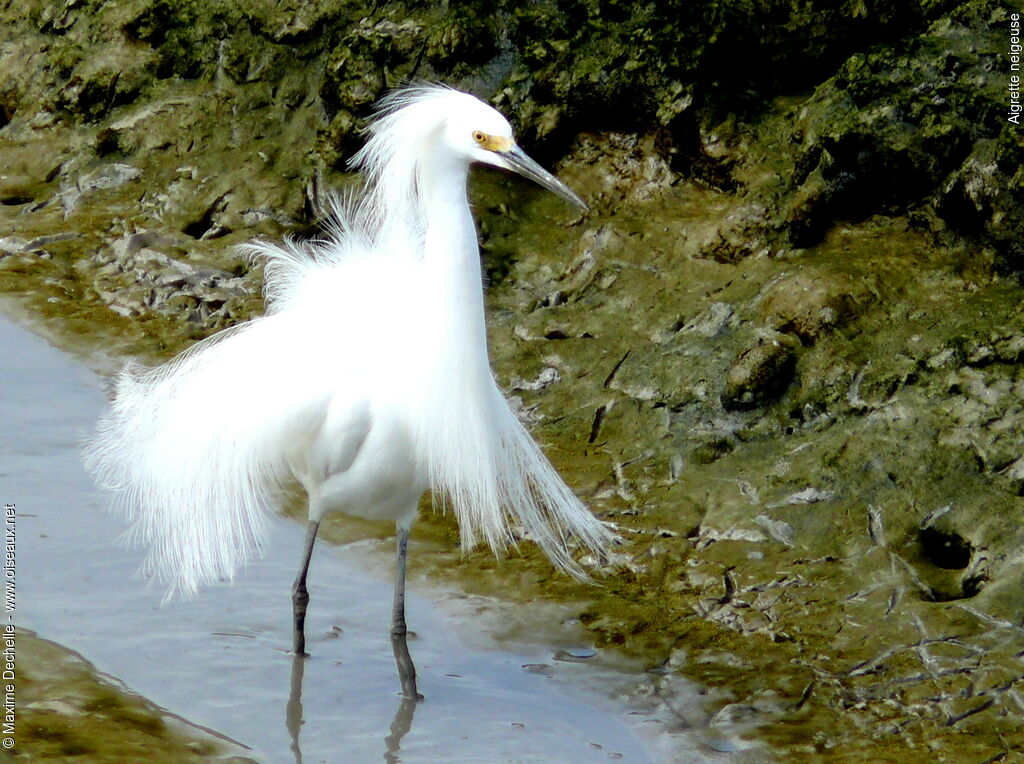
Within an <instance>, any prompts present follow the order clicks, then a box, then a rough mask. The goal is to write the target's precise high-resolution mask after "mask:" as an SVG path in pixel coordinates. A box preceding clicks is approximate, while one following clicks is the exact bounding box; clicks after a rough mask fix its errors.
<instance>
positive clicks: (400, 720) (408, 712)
mask: <svg viewBox="0 0 1024 764" xmlns="http://www.w3.org/2000/svg"><path fill="white" fill-rule="evenodd" d="M306 658H307V656H304V655H293V656H292V678H291V690H290V692H289V693H288V705H287V706H285V712H284V726H285V728H286V729H287V730H288V736H289V737H290V738H291V748H292V756H294V757H295V764H302V746H301V744H300V743H299V732H300V730H301V729H302V725H303V722H304V721H305V720H304V719H303V718H302V680H303V677H304V676H305V673H306ZM415 715H416V700H413V699H412V698H405V697H403V698H402V700H401V702H400V703H399V704H398V710H397V711H395V718H394V719H393V720H392V721H391V734H390V735H388V736H387V737H386V738H384V745H385V746H386V747H387V750H386V751H385V752H384V761H386V762H388V764H396V763H397V762H400V761H401V758H399V756H398V752H399V751H400V750H402V738H403V737H405V735H406V734H407V733H408V732H409V730H411V729H412V719H413V717H414V716H415Z"/></svg>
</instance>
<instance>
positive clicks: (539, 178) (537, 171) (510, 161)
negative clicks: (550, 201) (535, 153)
mask: <svg viewBox="0 0 1024 764" xmlns="http://www.w3.org/2000/svg"><path fill="white" fill-rule="evenodd" d="M496 153H497V154H498V156H500V157H501V158H502V159H504V160H505V163H506V165H507V166H508V169H510V170H512V171H513V172H517V173H519V174H520V175H522V176H523V177H524V178H529V179H530V180H532V181H534V182H535V183H537V184H538V185H540V186H541V187H543V188H546V189H547V190H548V191H550V192H551V193H553V194H555V195H557V196H560V197H562V198H563V199H565V201H567V202H569V203H570V204H575V205H576V206H577V207H580V208H581V209H583V210H589V209H590V207H588V206H587V203H586V202H585V201H583V200H582V199H581V198H580V196H579V194H577V193H576V192H575V191H573V190H572V189H571V188H569V187H568V186H567V185H565V184H564V183H563V182H562V181H560V180H559V179H558V178H556V177H555V176H554V175H552V174H551V173H550V172H548V171H547V170H545V169H544V168H543V167H541V166H540V165H539V164H537V163H536V162H534V161H533V160H532V159H530V157H528V156H527V155H526V152H524V151H523V150H522V149H521V148H519V147H518V146H516V145H515V144H513V145H512V147H511V148H510V149H508V150H506V151H501V152H496Z"/></svg>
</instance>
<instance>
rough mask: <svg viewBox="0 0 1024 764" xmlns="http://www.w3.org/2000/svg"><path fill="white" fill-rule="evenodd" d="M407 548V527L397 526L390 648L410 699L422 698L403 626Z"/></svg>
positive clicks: (403, 686)
mask: <svg viewBox="0 0 1024 764" xmlns="http://www.w3.org/2000/svg"><path fill="white" fill-rule="evenodd" d="M408 550H409V529H408V528H402V527H399V528H398V569H397V570H396V571H395V601H394V607H393V609H392V611H391V649H392V650H394V653H395V665H396V666H398V678H399V680H401V682H402V694H403V695H404V696H405V697H406V698H409V699H410V700H423V696H422V695H420V694H419V693H418V692H416V666H414V665H413V662H412V656H411V655H409V645H408V643H407V642H406V634H407V633H408V629H406V627H405V560H406V557H407V555H408Z"/></svg>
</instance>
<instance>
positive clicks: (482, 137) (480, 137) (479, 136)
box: [473, 130, 487, 144]
mask: <svg viewBox="0 0 1024 764" xmlns="http://www.w3.org/2000/svg"><path fill="white" fill-rule="evenodd" d="M473 140H474V141H476V142H477V143H480V144H482V143H484V142H485V141H486V140H487V135H486V134H484V133H482V132H481V131H479V130H474V131H473Z"/></svg>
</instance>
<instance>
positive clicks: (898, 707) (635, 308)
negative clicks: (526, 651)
mask: <svg viewBox="0 0 1024 764" xmlns="http://www.w3.org/2000/svg"><path fill="white" fill-rule="evenodd" d="M342 5H343V4H340V3H339V4H335V5H332V4H321V5H320V6H319V10H316V11H308V10H287V9H284V10H282V9H280V8H276V7H275V8H274V9H270V8H269V7H264V5H263V4H258V3H253V4H251V6H247V7H246V9H245V10H244V11H241V10H238V9H237V8H236V7H235V6H228V5H227V4H223V5H220V4H212V5H209V6H206V7H204V8H199V7H198V6H193V5H192V4H190V3H186V2H180V3H170V2H138V3H130V4H123V5H122V4H117V5H116V6H115V5H114V4H104V3H99V2H94V3H88V2H86V3H80V4H71V5H69V6H67V8H66V9H64V10H62V11H60V12H55V11H54V10H52V8H51V6H50V5H49V4H44V3H36V4H32V3H27V4H21V5H19V6H18V8H17V10H15V8H14V6H13V5H8V6H6V7H5V8H4V9H3V11H2V12H3V14H4V20H5V21H6V22H8V23H7V26H6V31H5V32H4V33H3V34H4V35H5V37H4V38H3V40H4V42H3V44H2V47H0V62H2V66H3V67H4V69H5V71H9V72H13V73H14V75H13V76H12V77H11V78H10V80H9V82H8V84H7V85H5V86H4V87H5V88H6V90H5V91H4V94H3V104H4V106H3V109H4V112H3V113H4V119H3V120H2V123H3V126H2V127H0V156H2V157H3V166H4V167H5V168H7V169H5V170H4V171H3V173H4V174H3V178H2V179H0V184H2V189H0V190H2V201H3V205H2V206H0V225H2V229H0V252H2V254H3V257H2V258H0V287H2V288H3V290H4V291H5V292H6V293H8V294H13V295H17V296H19V297H20V298H21V299H22V301H23V304H24V305H25V307H26V309H29V310H32V311H34V312H35V313H37V314H40V315H43V316H47V317H49V318H51V319H52V321H53V323H54V325H55V326H59V327H61V330H63V331H69V332H77V333H85V334H87V335H89V336H93V337H95V338H96V341H97V342H98V343H104V344H105V345H109V346H111V347H113V348H115V349H117V350H118V351H120V352H124V353H133V354H139V355H142V356H144V357H147V358H150V359H155V358H159V357H166V356H167V355H169V354H170V353H172V352H174V351H176V350H178V349H180V348H182V347H184V346H185V345H187V344H188V343H189V342H190V341H192V340H194V339H196V338H198V337H201V336H205V335H206V334H208V333H209V332H211V331H213V330H215V329H217V328H219V327H222V326H225V325H228V324H230V323H233V322H236V321H238V320H243V319H244V318H246V317H248V316H250V315H252V314H253V313H255V312H258V311H259V309H260V307H261V301H260V299H259V296H258V295H259V289H260V273H259V269H258V268H255V269H254V268H252V267H250V265H249V264H248V263H246V262H245V261H244V260H242V259H241V258H239V257H238V256H237V255H236V254H235V253H234V251H233V250H232V246H233V245H234V244H236V243H238V242H241V241H245V240H248V239H250V238H252V237H253V236H257V235H266V236H281V235H284V234H287V233H291V234H297V235H305V234H308V233H309V232H310V231H311V230H312V224H313V218H314V211H315V209H316V208H317V206H318V204H319V202H320V199H321V197H322V194H323V192H324V189H325V188H327V187H331V186H335V185H338V184H343V183H346V182H348V180H347V179H345V178H343V177H342V176H341V174H340V169H341V168H342V167H343V162H344V158H345V157H346V156H348V155H349V154H350V153H351V151H352V150H353V149H354V148H356V147H357V146H358V145H359V141H358V135H357V129H358V127H359V125H360V124H361V120H362V119H363V118H364V117H365V115H366V111H367V108H368V105H369V104H370V103H371V102H372V101H373V100H374V98H376V97H377V95H379V93H380V92H381V91H382V89H383V88H384V86H385V85H386V84H393V83H394V82H396V81H397V79H398V78H399V77H402V76H408V75H412V74H419V75H425V76H438V77H444V78H446V79H448V80H449V81H452V82H453V83H455V84H461V85H463V86H467V87H471V88H475V89H476V90H477V91H478V92H480V93H481V94H483V95H485V96H492V97H493V98H494V100H495V102H496V103H498V104H499V105H500V106H501V107H502V108H503V109H505V110H506V111H508V112H509V113H510V114H511V115H513V116H514V117H515V118H516V120H517V122H518V124H517V127H518V128H519V130H520V132H521V133H522V134H523V135H524V139H523V140H524V143H525V144H526V146H527V148H528V149H531V150H532V149H533V148H534V146H536V147H537V148H538V151H539V153H540V154H541V156H544V158H545V159H546V160H548V161H549V163H554V162H555V161H556V160H560V171H561V174H562V175H563V177H565V179H566V180H567V181H568V182H569V183H570V184H571V185H573V186H574V187H576V188H577V189H578V190H579V191H580V192H581V193H582V194H583V195H584V196H585V197H586V198H587V199H588V200H590V201H591V202H592V207H593V210H592V212H591V213H589V214H588V215H586V216H582V217H581V216H577V215H576V214H575V213H573V212H571V211H570V210H568V209H566V208H565V207H564V205H562V204H561V203H560V202H559V201H558V200H555V199H549V198H547V197H545V196H543V195H542V194H540V193H539V192H538V191H536V190H534V189H531V188H529V187H527V186H525V185H524V184H521V183H520V182H519V181H517V180H513V179H509V178H506V177H504V176H500V175H496V174H493V173H489V172H482V173H480V174H479V175H478V177H477V179H476V189H475V193H476V198H477V200H478V204H477V211H478V216H479V219H480V227H481V233H482V237H483V242H484V250H485V255H486V266H487V270H488V273H489V275H490V276H491V280H492V287H491V289H490V292H489V304H490V317H491V343H492V355H493V357H494V365H495V368H496V371H497V373H498V377H499V380H500V381H501V383H502V384H503V386H504V387H505V388H506V389H507V390H508V392H509V394H510V395H512V396H514V397H516V398H518V399H519V400H520V401H521V403H522V410H523V416H524V418H526V419H527V420H528V421H529V422H530V423H531V427H532V429H533V431H534V433H535V434H536V436H537V437H538V438H539V439H540V440H541V441H542V442H543V443H544V444H545V447H546V448H547V450H548V453H549V454H550V455H551V456H552V459H553V460H554V461H555V462H556V464H557V465H558V466H559V468H560V469H561V470H562V472H563V474H564V475H566V477H567V479H568V482H569V483H570V484H571V485H572V486H573V487H574V488H575V489H576V490H577V491H578V492H579V494H580V495H581V496H582V497H584V498H585V499H586V500H587V501H588V502H589V503H590V504H591V506H592V507H594V509H595V511H597V512H599V513H600V514H602V515H603V516H605V517H606V518H608V519H609V520H610V521H612V522H614V523H616V524H617V525H618V526H619V528H620V530H621V532H622V534H623V535H624V537H625V538H626V543H625V544H624V545H623V547H622V548H621V549H620V550H619V554H618V555H617V556H616V558H615V559H614V560H612V564H611V565H610V566H609V567H608V570H607V571H606V578H605V583H604V585H603V586H602V587H601V588H599V589H589V588H583V587H578V586H576V585H575V584H572V583H571V582H569V581H566V580H564V579H563V578H562V577H559V576H555V575H554V574H553V573H552V572H551V570H550V568H549V567H548V565H547V564H546V563H545V562H543V561H542V560H541V559H539V558H538V557H537V556H536V555H535V554H534V552H533V550H532V549H531V548H530V547H529V545H527V544H524V545H523V546H522V556H519V557H513V558H511V559H508V560H505V561H503V562H501V563H496V562H494V561H493V560H491V559H490V557H489V556H487V555H486V554H483V553H474V554H471V555H469V556H467V557H466V558H465V559H462V560H461V561H460V562H458V563H457V565H456V564H455V563H454V562H453V561H456V560H459V559H460V558H459V550H458V548H457V544H456V540H457V536H456V530H455V528H454V527H453V525H452V524H451V522H450V521H449V520H448V519H445V518H439V517H436V516H429V515H428V516H427V517H426V518H425V522H423V523H422V524H421V526H420V528H419V531H418V532H419V534H420V538H421V539H422V546H423V549H424V552H423V553H422V554H421V555H420V556H419V557H418V558H417V562H416V564H417V565H423V566H427V567H431V568H433V569H436V570H438V571H439V572H440V571H441V569H442V568H443V569H444V571H445V573H446V574H449V575H450V571H451V570H452V569H453V565H455V568H454V569H455V571H456V575H457V576H458V578H459V579H460V581H461V582H462V583H463V584H464V585H465V586H466V587H467V588H469V589H471V590H477V591H490V592H500V593H504V594H505V595H506V596H520V597H523V598H525V599H529V598H533V597H541V596H543V597H553V598H557V599H567V600H576V601H579V602H581V603H585V604H581V605H580V610H581V614H580V617H581V620H582V621H583V623H584V624H586V625H587V627H588V628H589V629H590V630H591V631H592V633H593V634H594V635H595V636H596V637H597V638H598V639H599V640H600V641H601V643H602V644H609V645H615V646H617V647H620V648H621V649H623V650H625V651H627V652H631V653H636V654H640V655H643V656H645V657H646V658H647V659H648V660H649V662H650V665H651V666H652V667H653V668H658V669H659V670H667V671H670V672H681V673H684V674H686V675H687V676H690V677H692V678H695V679H698V680H700V681H701V682H704V683H706V684H708V685H709V686H712V687H714V688H716V691H718V692H720V693H721V695H720V696H719V697H720V698H721V701H720V706H721V708H720V710H719V713H720V714H722V718H723V719H726V718H728V719H734V718H744V719H750V720H751V721H753V722H755V723H759V724H760V725H761V726H760V730H761V731H760V733H759V734H760V735H761V736H762V737H763V738H765V739H767V740H770V741H771V742H772V743H773V744H774V745H775V746H776V748H777V750H778V751H779V752H780V756H781V757H782V758H785V759H786V760H791V761H799V760H802V759H804V758H806V759H808V760H812V759H820V757H821V756H824V755H833V756H836V757H839V756H844V755H845V756H851V757H852V756H859V757H862V758H865V759H871V760H892V761H912V760H916V759H920V757H922V756H925V755H927V756H928V757H929V759H930V760H936V761H943V760H948V761H962V760H965V759H969V760H971V759H974V758H976V759H977V760H979V761H984V760H986V759H989V758H992V757H998V756H1000V755H1003V756H1009V755H1012V754H1011V753H1009V752H1010V751H1018V752H1019V751H1020V750H1021V747H1022V745H1024V740H1022V735H1021V733H1020V731H1019V727H1020V725H1019V718H1020V715H1021V713H1024V701H1022V700H1021V698H1022V695H1021V691H1022V690H1021V682H1022V679H1021V676H1022V664H1021V658H1020V655H1021V652H1022V650H1024V632H1022V627H1021V624H1020V613H1021V612H1022V609H1024V601H1022V598H1024V595H1022V592H1024V580H1022V578H1024V573H1022V567H1021V564H1020V563H1021V558H1022V551H1021V550H1022V548H1024V530H1022V529H1024V522H1022V520H1024V499H1022V498H1021V496H1022V493H1024V404H1022V403H1021V401H1022V400H1024V366H1022V361H1024V308H1022V304H1024V299H1022V298H1024V290H1022V289H1021V286H1020V284H1019V281H1018V280H1017V277H1016V274H1019V272H1020V271H1021V270H1022V267H1021V262H1022V260H1021V249H1020V242H1021V241H1022V238H1021V235H1022V232H1024V223H1022V213H1021V210H1022V204H1024V196H1022V194H1024V190H1022V189H1024V178H1022V176H1021V172H1022V171H1021V169H1020V167H1021V161H1020V160H1021V159H1022V158H1024V149H1022V142H1021V137H1020V133H1019V131H1018V130H1017V129H1016V128H1015V126H1014V125H1013V124H1012V123H1007V122H1006V120H1005V115H1004V114H1003V111H1004V110H1005V109H1004V103H1003V101H1004V100H1005V99H1004V98H1003V90H1004V84H1005V78H1004V72H1005V61H1004V53H1005V50H1004V48H1005V45H1006V43H1007V36H1006V35H1007V29H1008V23H1009V11H1008V6H1006V5H1003V4H1000V3H995V2H971V3H946V4H932V3H928V4H924V3H920V4H916V3H906V4H897V5H896V6H893V7H890V5H891V4H887V6H886V8H887V9H888V10H882V9H879V8H874V7H873V6H870V4H869V6H864V5H863V4H849V6H848V7H847V6H845V5H842V4H841V5H840V7H839V8H837V9H834V10H829V9H825V8H824V7H821V8H819V7H818V6H817V5H816V4H813V3H812V4H809V5H806V6H802V8H803V10H801V11H799V12H797V11H795V10H792V11H791V10H789V7H788V6H787V5H785V4H780V6H779V8H778V9H776V14H775V15H774V16H772V17H771V18H766V17H760V16H758V15H756V14H752V13H740V12H739V11H738V10H737V9H736V8H735V7H734V6H733V5H731V4H728V3H698V4H693V3H690V4H688V7H689V8H690V10H689V11H688V14H689V15H686V14H684V15H683V16H680V17H679V18H680V21H679V22H678V26H672V25H671V24H669V25H667V26H665V27H664V29H665V30H666V31H665V32H664V35H661V36H659V34H655V33H648V32H646V31H645V30H649V29H651V28H652V26H653V21H652V20H651V19H647V18H646V17H644V16H643V13H642V12H641V11H639V10H637V9H634V8H632V7H631V6H621V7H620V6H609V7H608V8H607V9H604V10H598V9H589V10H584V9H581V8H578V7H576V6H572V7H570V6H569V5H567V4H566V5H563V4H559V3H545V4H536V5H533V6H531V9H530V10H529V11H527V12H524V13H523V14H521V15H516V14H514V13H512V12H511V11H509V12H504V13H503V12H495V11H493V10H490V11H488V12H486V13H479V14H474V13H471V12H469V11H458V12H457V11H445V12H443V13H442V12H441V11H435V10H423V9H419V10H416V9H413V10H408V11H407V10H404V9H403V8H402V7H401V6H399V5H397V4H385V5H382V6H379V7H377V9H376V10H375V11H373V12H372V13H371V12H368V11H367V10H366V9H358V8H355V7H348V6H347V5H346V8H345V9H343V8H342V7H341V6H342ZM855 6H856V7H855ZM858 9H860V10H858ZM645 12H646V11H645ZM602 14H603V15H602ZM673 18H675V17H673ZM754 30H758V31H756V32H755V31H754ZM762 30H763V31H762ZM680 40H683V41H691V42H692V43H693V44H691V45H681V44H678V43H679V41H680ZM702 41H703V42H702ZM670 43H676V45H675V47H674V48H673V51H674V52H673V53H672V54H671V55H663V54H665V49H666V48H667V47H668V46H669V45H670ZM741 49H742V50H750V51H752V54H756V60H757V61H759V62H760V63H759V65H758V66H757V67H752V66H739V65H736V61H738V60H740V59H738V58H736V57H735V56H736V51H738V50H741ZM729 62H732V64H731V65H727V64H729ZM630 94H632V95H630ZM624 99H625V100H624ZM630 99H632V100H630ZM608 103H617V104H626V105H628V106H629V108H626V107H625V106H623V108H621V109H619V108H616V109H608V108H607V104H608ZM334 525H336V526H340V525H341V523H334ZM339 532H344V531H339Z"/></svg>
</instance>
